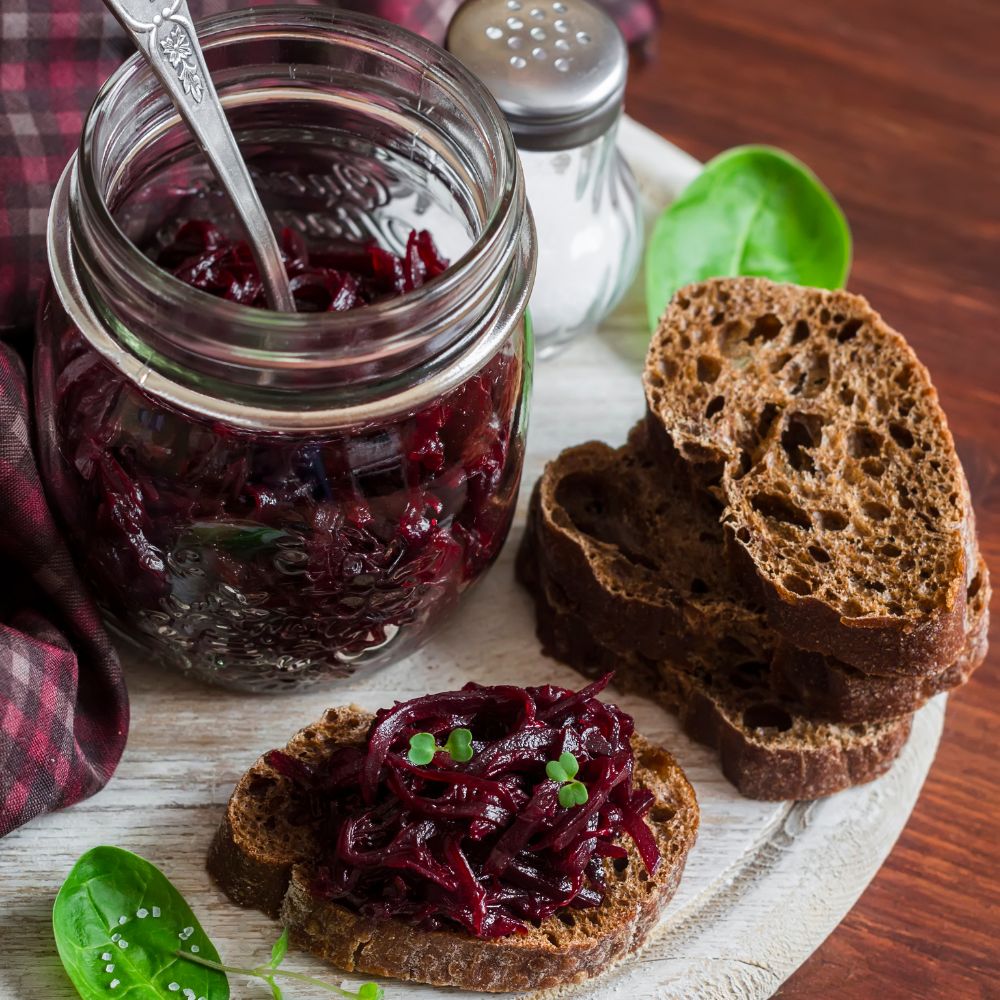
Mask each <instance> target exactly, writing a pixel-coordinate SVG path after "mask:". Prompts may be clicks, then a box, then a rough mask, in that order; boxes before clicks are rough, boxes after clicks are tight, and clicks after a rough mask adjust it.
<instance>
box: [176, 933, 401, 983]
mask: <svg viewBox="0 0 1000 1000" xmlns="http://www.w3.org/2000/svg"><path fill="white" fill-rule="evenodd" d="M287 951H288V928H287V927H286V928H285V929H284V930H283V931H282V932H281V937H279V938H278V940H277V941H275V943H274V947H273V948H272V949H271V959H270V961H268V962H266V963H264V964H262V965H256V966H254V967H253V968H252V969H251V968H241V967H240V966H235V965H224V964H223V963H222V962H213V961H212V960H211V959H208V958H204V957H202V956H201V955H195V954H193V953H192V952H190V951H183V950H179V951H176V952H175V953H174V954H175V955H176V956H177V957H178V958H182V959H184V961H186V962H194V963H195V964H196V965H203V966H205V967H206V968H208V969H217V970H218V971H219V972H229V973H235V974H236V975H240V976H249V977H250V978H252V979H263V980H264V982H265V983H267V985H268V986H269V987H270V988H271V996H272V997H273V998H274V1000H283V998H284V994H283V993H282V991H281V987H280V986H279V985H278V983H277V982H276V980H275V977H276V976H285V977H286V978H288V979H294V980H296V981H297V982H300V983H306V984H308V985H309V986H313V987H315V988H316V989H320V990H326V992H327V993H335V994H336V995H337V996H341V997H350V998H351V1000H383V997H384V996H385V993H384V991H383V989H382V987H381V986H379V985H378V983H362V984H361V985H360V986H359V987H358V989H357V990H356V991H351V990H345V989H343V988H342V987H340V986H334V985H333V983H327V982H324V981H323V980H322V979H314V978H313V977H312V976H306V975H303V974H302V973H301V972H291V971H290V970H288V969H282V968H280V966H281V963H282V961H284V958H285V954H286V953H287Z"/></svg>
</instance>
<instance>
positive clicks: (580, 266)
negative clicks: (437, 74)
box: [446, 0, 642, 357]
mask: <svg viewBox="0 0 1000 1000" xmlns="http://www.w3.org/2000/svg"><path fill="white" fill-rule="evenodd" d="M446 45H447V48H448V49H449V50H450V51H451V52H452V53H453V54H454V55H456V56H457V57H458V58H459V59H461V60H462V62H464V63H465V64H466V66H468V67H469V69H471V70H472V71H473V72H474V73H475V74H476V75H477V76H478V77H479V78H480V79H481V80H482V81H483V82H484V83H485V84H486V86H487V87H488V88H489V89H490V91H491V92H492V93H493V96H494V97H495V98H496V101H497V104H499V106H500V108H501V110H502V111H503V113H504V115H505V116H506V118H507V121H508V123H509V124H510V128H511V132H512V133H513V135H514V140H515V142H516V143H517V147H518V150H519V151H520V154H521V162H522V164H523V166H524V176H525V183H526V186H527V193H528V200H529V202H530V204H531V209H532V212H533V214H534V217H535V226H536V229H537V232H538V271H537V275H536V278H535V288H534V292H533V293H532V296H531V304H530V310H531V317H532V321H533V325H534V331H535V338H536V349H537V352H538V354H539V355H540V356H543V357H544V356H546V355H551V354H553V353H554V352H555V351H556V350H557V349H558V348H559V347H560V346H561V345H563V344H565V343H566V342H567V341H569V340H570V339H571V338H573V337H574V336H576V335H577V334H578V333H581V332H583V331H585V330H588V329H592V328H593V327H595V326H596V325H597V324H598V323H599V322H600V321H601V319H603V318H604V317H605V316H606V315H607V314H608V313H609V312H610V311H611V310H612V309H613V308H614V306H615V304H616V303H617V302H618V300H619V299H620V298H621V296H622V294H623V293H624V292H625V290H626V289H627V288H628V286H629V285H630V284H631V281H632V278H633V277H634V275H635V270H636V267H637V265H638V262H639V253H640V249H641V233H642V228H641V216H640V209H639V203H638V197H637V192H636V186H635V179H634V178H633V176H632V172H631V171H630V170H629V168H628V165H627V164H626V163H625V161H624V159H623V158H622V156H621V154H620V153H619V151H618V147H617V145H616V135H617V131H618V122H619V119H620V117H621V113H622V100H623V96H624V91H625V78H626V75H627V71H628V51H627V49H626V46H625V41H624V39H623V38H622V35H621V32H620V31H619V30H618V27H617V25H616V24H615V23H614V21H612V20H611V18H610V17H608V16H607V14H605V13H604V12H603V11H602V10H601V9H600V8H598V7H596V6H594V5H593V4H591V3H588V2H587V0H467V2H466V3H464V4H463V5H462V6H461V7H460V8H459V9H458V11H457V12H456V13H455V16H454V18H453V19H452V21H451V25H450V26H449V29H448V39H447V43H446Z"/></svg>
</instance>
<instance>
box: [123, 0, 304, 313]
mask: <svg viewBox="0 0 1000 1000" xmlns="http://www.w3.org/2000/svg"><path fill="white" fill-rule="evenodd" d="M104 2H105V5H106V6H107V7H108V9H109V10H110V11H111V13H112V14H114V15H115V17H116V18H118V20H119V22H120V23H121V25H122V27H123V28H124V29H125V30H126V31H127V32H128V34H129V35H131V37H132V38H133V39H134V41H135V43H136V45H137V46H138V47H139V50H140V51H141V52H142V53H143V55H145V57H146V59H147V61H148V62H149V65H150V68H151V69H152V70H153V72H154V73H155V74H156V75H157V77H158V78H159V80H160V83H162V84H163V88H164V90H166V92H167V94H168V95H169V96H170V98H171V100H172V101H173V102H174V105H175V107H176V108H177V110H178V111H179V112H180V114H181V116H182V117H183V118H184V120H185V121H186V122H187V124H188V127H189V128H190V129H191V131H192V132H193V133H194V134H195V136H196V137H197V139H198V142H199V143H200V144H201V147H202V149H203V150H204V152H205V155H206V156H207V157H208V161H209V163H210V164H211V165H212V169H213V170H214V171H215V175H216V177H218V179H219V181H220V183H221V184H222V186H223V187H224V188H225V190H226V193H227V194H228V195H229V197H230V198H231V199H232V202H233V204H234V205H235V206H236V211H237V213H238V214H239V216H240V219H241V220H242V222H243V226H244V228H245V230H246V235H247V237H248V238H249V240H250V249H251V251H252V252H253V256H254V260H255V261H256V263H257V268H258V270H259V271H260V276H261V279H262V280H263V282H264V291H265V293H266V294H267V300H268V303H269V304H270V306H271V308H272V309H280V310H282V311H283V312H294V311H295V300H294V299H293V298H292V293H291V289H290V288H289V287H288V276H287V274H286V272H285V267H284V264H283V263H282V260H281V251H280V250H279V248H278V241H277V239H276V237H275V235H274V230H272V229H271V224H270V223H269V222H268V220H267V215H266V214H265V213H264V206H263V205H262V204H261V202H260V198H259V197H258V195H257V191H256V190H255V189H254V186H253V182H252V181H251V180H250V173H249V171H248V170H247V166H246V164H245V163H244V162H243V157H242V155H241V154H240V151H239V147H238V146H237V145H236V138H235V137H234V135H233V132H232V129H231V128H230V127H229V122H228V121H227V120H226V115H225V112H224V111H223V110H222V105H221V104H220V103H219V95H218V94H217V93H216V92H215V86H214V85H213V83H212V78H211V77H210V76H209V74H208V67H207V66H206V65H205V56H204V54H203V53H202V51H201V46H200V45H199V44H198V36H197V35H196V34H195V30H194V24H193V23H192V20H191V15H190V12H189V11H188V6H187V2H186V0H104Z"/></svg>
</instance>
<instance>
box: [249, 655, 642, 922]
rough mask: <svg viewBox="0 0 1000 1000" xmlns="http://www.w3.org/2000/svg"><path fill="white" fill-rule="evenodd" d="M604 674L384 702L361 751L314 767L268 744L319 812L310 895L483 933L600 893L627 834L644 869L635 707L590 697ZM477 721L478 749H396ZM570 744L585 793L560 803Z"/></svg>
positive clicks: (596, 900) (595, 900) (369, 913)
mask: <svg viewBox="0 0 1000 1000" xmlns="http://www.w3.org/2000/svg"><path fill="white" fill-rule="evenodd" d="M610 679H611V675H610V674H609V675H607V676H606V677H603V678H602V679H601V680H599V681H596V682H595V683H593V684H591V685H590V686H588V687H586V688H584V689H583V690H582V691H579V692H576V693H573V692H571V691H567V690H566V689H564V688H559V687H555V686H552V685H547V686H545V687H534V688H527V689H525V688H518V687H510V686H500V687H481V686H479V685H477V684H467V685H466V686H465V687H464V688H462V690H461V691H451V692H447V693H442V694H433V695H427V696H425V697H422V698H415V699H413V700H412V701H407V702H401V703H397V704H396V705H395V706H394V707H393V708H390V709H382V710H381V711H379V712H378V713H377V714H376V716H375V719H374V721H373V723H372V726H371V728H370V730H369V733H368V742H367V746H366V747H365V748H361V747H356V746H355V747H344V748H341V749H340V750H338V751H336V752H335V753H334V754H333V756H332V758H331V759H330V761H329V763H328V764H327V766H326V767H325V768H324V769H323V770H322V771H317V772H313V771H311V770H309V769H307V768H306V767H305V766H304V765H303V764H302V763H301V762H299V761H297V760H295V759H293V758H291V757H288V756H287V755H286V754H284V753H283V752H282V751H279V750H274V751H271V753H269V754H268V755H267V758H266V759H267V762H268V764H270V765H271V766H272V767H273V768H274V769H275V770H277V771H278V772H279V773H281V774H283V775H285V776H286V777H288V778H289V779H291V780H292V781H293V782H294V783H295V784H296V785H297V786H298V791H299V793H301V794H302V795H303V796H304V797H305V798H306V800H307V802H308V807H309V809H310V810H311V812H312V814H313V815H314V816H317V817H318V818H319V822H320V825H321V838H320V839H321V843H322V844H324V845H325V853H324V855H323V856H321V857H319V858H317V859H316V862H317V868H316V872H317V874H316V877H315V879H314V883H313V886H312V889H313V892H314V893H315V894H316V895H317V896H318V897H320V898H322V899H327V900H332V901H335V902H337V903H339V904H342V905H345V906H347V907H349V908H350V909H352V910H355V911H357V912H360V913H361V914H362V915H364V916H366V917H370V918H374V919H380V918H383V919H386V918H396V919H399V920H403V921H405V922H406V923H409V924H412V925H414V926H417V927H420V928H422V929H424V930H440V929H447V928H452V929H454V928H456V927H460V928H462V929H464V930H466V931H468V932H469V933H470V934H474V935H476V936H477V937H481V938H498V937H504V936H506V935H508V934H516V933H524V932H526V931H527V930H528V927H529V925H537V924H538V923H539V922H541V921H542V920H545V919H546V918H547V917H549V916H551V915H552V914H553V913H555V912H556V911H558V910H560V909H562V908H564V907H571V908H575V909H584V908H587V907H593V906H599V905H600V904H601V902H602V901H603V899H604V896H605V893H606V891H607V884H606V872H605V867H606V865H605V859H621V858H625V857H627V851H626V850H625V848H624V847H623V846H622V844H621V842H620V841H621V837H622V835H623V834H627V835H628V836H629V837H631V838H632V840H633V841H634V843H635V845H636V848H637V850H638V852H639V855H640V857H641V858H642V862H643V864H644V865H645V867H646V870H647V871H648V872H649V873H650V874H653V873H654V872H655V871H656V868H657V867H658V865H659V862H660V854H659V850H658V848H657V845H656V841H655V840H654V838H653V835H652V832H651V831H650V829H649V827H648V825H647V824H646V821H645V819H644V817H645V814H646V813H647V812H648V811H649V808H650V806H651V805H652V802H653V796H652V793H650V792H649V791H647V790H646V789H639V788H636V787H635V786H634V783H633V772H634V767H635V759H634V755H633V751H632V745H631V742H630V737H631V735H632V733H633V730H634V724H633V720H632V718H631V716H629V715H626V714H625V713H624V712H622V711H621V710H620V709H618V708H617V707H616V706H614V705H608V704H605V703H603V702H601V701H599V700H598V698H597V695H598V694H599V693H600V692H601V691H602V690H603V689H604V688H605V687H606V686H607V684H608V682H609V681H610ZM460 726H464V727H466V728H468V729H470V730H471V731H472V735H473V749H474V755H473V757H472V759H471V760H470V761H469V762H468V763H464V764H462V763H456V762H455V761H453V760H452V759H451V757H450V756H449V755H448V754H446V753H442V752H439V753H437V754H436V756H435V757H434V760H433V761H432V762H431V763H430V764H428V765H425V766H420V767H418V766H416V765H414V764H411V763H410V761H409V760H408V759H407V757H406V753H407V748H408V746H409V739H410V737H411V736H412V735H413V734H414V733H417V732H429V733H432V734H434V736H435V737H436V738H437V742H438V743H439V744H443V743H444V742H445V740H446V738H447V735H448V733H449V732H450V731H451V730H452V729H454V728H456V727H460ZM564 752H569V753H572V754H573V755H574V756H575V757H576V759H577V761H578V763H579V765H580V770H579V773H578V774H577V780H580V781H582V782H584V784H585V785H586V786H587V789H588V799H587V802H586V803H584V804H583V805H580V806H573V807H571V808H564V807H563V806H561V805H560V804H559V802H558V791H559V786H558V784H557V783H556V782H554V781H551V780H549V779H548V778H547V777H546V773H545V765H546V762H547V761H550V760H556V759H558V757H559V755H560V754H561V753H564Z"/></svg>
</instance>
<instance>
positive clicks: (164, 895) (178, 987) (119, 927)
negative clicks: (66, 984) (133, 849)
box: [52, 847, 229, 1000]
mask: <svg viewBox="0 0 1000 1000" xmlns="http://www.w3.org/2000/svg"><path fill="white" fill-rule="evenodd" d="M52 929H53V932H54V934H55V939H56V946H57V948H58V949H59V957H60V958H61V959H62V963H63V966H64V967H65V969H66V972H67V974H68V975H69V978H70V979H71V980H72V982H73V985H74V986H75V987H76V989H77V992H78V993H79V994H80V996H81V997H83V998H84V1000H92V998H102V1000H104V998H113V997H115V996H121V995H123V994H126V993H127V994H128V998H129V1000H165V998H172V997H176V998H177V1000H190V998H194V1000H201V998H203V1000H228V998H229V982H228V980H227V979H226V975H225V973H224V972H220V971H218V970H216V969H211V968H206V967H204V966H202V965H194V964H192V963H190V962H187V961H184V960H183V959H181V958H179V957H178V956H177V955H176V954H175V952H176V951H177V949H178V948H184V949H185V950H187V951H189V952H192V953H195V954H198V955H200V956H202V957H204V958H206V959H208V960H209V961H212V962H218V961H219V953H218V952H217V951H216V949H215V946H214V945H213V944H212V942H211V941H210V940H209V939H208V935H207V934H206V933H205V932H204V930H202V927H201V924H199V923H198V920H197V918H196V917H195V915H194V914H193V913H192V912H191V907H190V906H188V904H187V903H186V902H185V900H184V897H183V896H181V894H180V893H179V892H178V891H177V890H176V889H175V888H174V887H173V885H171V883H170V882H169V881H168V879H167V878H166V876H164V875H163V874H162V872H160V871H159V869H157V868H156V867H155V866H153V865H151V864H150V863H149V862H148V861H146V860H144V859H143V858H140V857H138V856H137V855H135V854H132V853H130V852H129V851H123V850H121V849H119V848H117V847H95V848H94V849H93V850H91V851H88V852H87V853H86V854H84V855H83V857H82V858H80V860H79V861H78V862H77V863H76V865H75V866H74V867H73V870H72V871H71V872H70V874H69V877H68V878H67V879H66V881H65V883H64V884H63V886H62V888H61V889H60V890H59V894H58V896H56V901H55V906H54V907H53V910H52Z"/></svg>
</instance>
